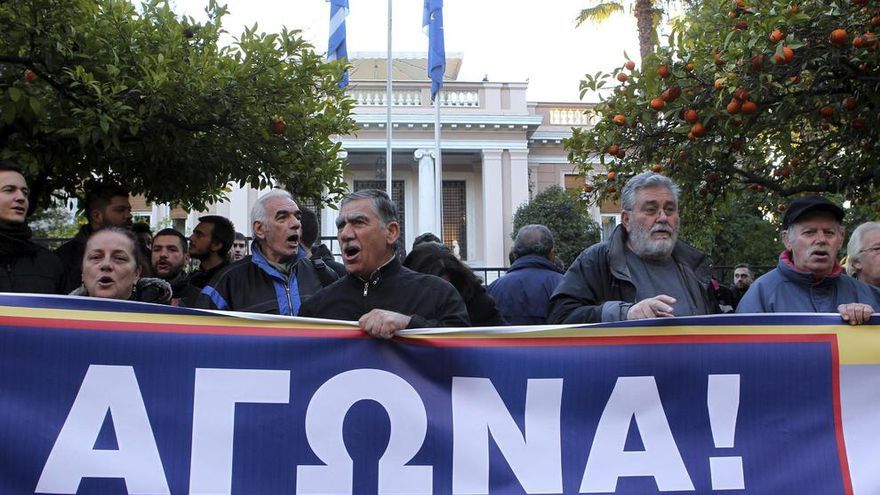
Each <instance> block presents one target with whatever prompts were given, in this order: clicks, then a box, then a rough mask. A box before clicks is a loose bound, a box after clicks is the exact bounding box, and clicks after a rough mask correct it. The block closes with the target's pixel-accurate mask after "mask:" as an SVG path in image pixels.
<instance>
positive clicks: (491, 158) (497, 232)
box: [482, 150, 507, 267]
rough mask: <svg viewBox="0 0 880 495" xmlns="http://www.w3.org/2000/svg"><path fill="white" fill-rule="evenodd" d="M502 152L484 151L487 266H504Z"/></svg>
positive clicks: (484, 222) (484, 221) (484, 257)
mask: <svg viewBox="0 0 880 495" xmlns="http://www.w3.org/2000/svg"><path fill="white" fill-rule="evenodd" d="M501 183H502V171H501V150H483V217H484V218H483V235H482V237H483V259H484V260H485V264H486V266H490V267H491V266H504V259H505V258H506V257H507V253H505V252H504V205H503V201H504V197H503V194H502V187H501Z"/></svg>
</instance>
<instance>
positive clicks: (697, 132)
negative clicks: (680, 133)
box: [691, 122, 706, 137]
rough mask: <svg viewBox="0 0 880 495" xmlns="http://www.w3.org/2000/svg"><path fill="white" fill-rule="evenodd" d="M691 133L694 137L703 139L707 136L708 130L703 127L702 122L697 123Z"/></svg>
mask: <svg viewBox="0 0 880 495" xmlns="http://www.w3.org/2000/svg"><path fill="white" fill-rule="evenodd" d="M691 133H693V135H694V137H703V136H704V135H705V134H706V128H705V127H703V123H702V122H697V123H696V124H694V125H693V127H691Z"/></svg>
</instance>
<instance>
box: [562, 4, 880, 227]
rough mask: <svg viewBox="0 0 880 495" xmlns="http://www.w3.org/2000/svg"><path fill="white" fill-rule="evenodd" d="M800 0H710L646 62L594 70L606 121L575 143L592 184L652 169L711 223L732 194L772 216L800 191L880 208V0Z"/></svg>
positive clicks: (573, 151)
mask: <svg viewBox="0 0 880 495" xmlns="http://www.w3.org/2000/svg"><path fill="white" fill-rule="evenodd" d="M795 2H796V3H790V1H789V0H785V1H782V0H736V1H731V0H709V1H707V2H703V3H700V4H699V6H697V7H694V8H693V9H692V10H690V11H689V12H688V15H687V16H686V20H685V21H684V22H683V23H682V24H681V25H679V26H678V27H677V28H676V29H675V30H674V31H673V34H672V35H671V36H670V37H669V43H668V44H667V45H666V46H664V47H660V48H658V49H657V50H656V51H655V52H654V53H653V54H652V55H651V56H649V57H648V58H647V59H646V60H645V61H644V63H643V66H642V68H641V70H638V69H636V70H628V69H627V68H626V67H625V66H624V67H621V68H619V69H616V70H614V71H612V72H611V73H598V74H595V75H588V76H587V77H586V79H585V80H584V81H582V83H581V91H582V96H583V94H585V93H586V92H588V91H596V92H599V94H600V97H601V98H602V99H601V101H600V103H599V104H598V105H597V106H596V107H595V112H596V114H597V119H596V125H595V127H593V128H591V129H587V130H578V129H575V130H574V133H573V136H572V137H571V138H570V139H569V140H568V141H567V142H566V146H567V148H568V150H569V152H570V155H569V158H570V159H571V160H572V162H573V163H577V164H578V165H579V167H580V168H581V170H582V171H583V172H584V173H585V175H586V176H587V178H588V183H587V185H586V186H585V190H586V192H587V193H589V194H590V195H592V196H593V199H599V198H604V197H607V196H614V195H617V194H619V190H620V187H621V186H622V184H623V183H624V182H625V180H626V178H628V177H630V176H632V175H634V174H637V173H639V172H642V171H645V170H651V169H653V170H654V171H657V172H660V173H664V174H666V175H668V176H670V177H671V178H673V179H674V180H675V181H676V182H678V183H679V184H680V185H681V186H682V190H683V197H682V200H683V204H685V205H687V206H688V207H689V210H690V212H691V214H692V215H699V220H700V223H702V224H703V225H704V226H708V225H711V224H712V221H713V220H716V219H715V218H714V208H713V207H712V205H714V204H720V203H721V202H724V201H728V200H729V199H730V198H737V201H743V202H745V203H748V204H750V205H754V206H756V207H757V208H758V211H759V213H758V214H759V215H762V216H768V217H772V216H773V215H772V214H773V213H778V212H779V211H780V210H784V208H785V206H784V204H785V203H786V202H787V201H788V199H790V198H789V197H791V196H793V195H797V194H800V193H828V194H837V195H839V196H838V197H842V198H845V199H848V200H850V201H851V202H852V203H853V204H854V205H860V204H872V203H873V204H874V205H875V208H880V201H878V199H880V197H878V185H880V163H878V161H880V139H878V133H880V127H878V125H877V124H878V122H880V117H878V115H880V91H878V89H880V67H878V62H880V50H878V37H877V35H875V34H874V33H873V32H874V31H880V5H878V2H877V1H876V0H832V1H830V2H828V1H816V0H811V1H805V2H798V0H795ZM611 83H615V84H617V85H616V87H613V88H609V86H611ZM597 165H601V167H597ZM597 168H598V169H599V170H597ZM698 206H701V207H700V208H697V207H698ZM768 214H769V215H768ZM694 219H697V218H696V217H695V218H694Z"/></svg>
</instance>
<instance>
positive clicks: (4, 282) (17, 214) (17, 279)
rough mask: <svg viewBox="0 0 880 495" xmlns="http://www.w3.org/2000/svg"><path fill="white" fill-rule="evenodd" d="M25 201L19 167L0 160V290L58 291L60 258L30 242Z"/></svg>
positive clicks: (61, 274) (59, 289)
mask: <svg viewBox="0 0 880 495" xmlns="http://www.w3.org/2000/svg"><path fill="white" fill-rule="evenodd" d="M28 203H29V200H28V185H27V181H26V180H25V178H24V175H23V173H22V169H21V167H20V166H19V165H18V164H15V163H12V162H0V260H2V261H0V292H36V293H44V294H57V293H60V292H61V290H62V287H61V282H62V280H61V279H62V277H63V274H64V272H63V270H62V267H61V261H59V260H58V257H57V256H55V255H54V254H52V252H50V251H49V250H48V249H46V248H44V247H42V246H39V245H37V244H34V243H33V242H31V240H30V238H31V229H30V228H29V227H28V225H27V223H26V222H25V220H26V217H27V212H28ZM80 264H82V261H80Z"/></svg>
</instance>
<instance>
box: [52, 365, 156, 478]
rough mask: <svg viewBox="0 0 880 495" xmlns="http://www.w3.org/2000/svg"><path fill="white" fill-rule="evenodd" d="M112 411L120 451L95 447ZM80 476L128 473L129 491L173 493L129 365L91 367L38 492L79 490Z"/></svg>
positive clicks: (97, 476)
mask: <svg viewBox="0 0 880 495" xmlns="http://www.w3.org/2000/svg"><path fill="white" fill-rule="evenodd" d="M108 411H109V412H110V414H111V416H112V417H113V429H114V430H115V432H116V443H117V444H118V446H119V449H118V450H98V449H95V448H94V445H95V442H96V441H97V440H98V435H99V434H100V433H101V426H102V425H103V424H104V419H105V418H106V417H107V412H108ZM82 478H124V479H125V486H126V488H127V489H128V493H130V494H146V493H150V494H167V493H171V492H170V490H169V489H168V481H167V480H166V479H165V472H164V470H163V469H162V460H161V459H160V458H159V449H158V448H157V447H156V439H155V438H154V437H153V430H152V429H151V428H150V420H149V418H148V417H147V409H146V407H145V406H144V399H143V397H141V391H140V388H139V387H138V383H137V378H136V377H135V374H134V368H132V367H131V366H99V365H94V364H93V365H91V366H89V369H88V371H86V376H85V378H83V382H82V385H81V386H80V389H79V393H78V394H77V395H76V399H75V400H74V401H73V406H72V407H71V408H70V413H68V415H67V420H65V421H64V426H62V427H61V433H59V434H58V438H57V439H56V440H55V445H54V446H53V447H52V451H51V452H50V453H49V458H48V460H47V461H46V465H45V466H44V467H43V472H42V474H41V475H40V480H39V481H38V482H37V488H36V492H37V493H77V491H78V490H79V483H80V480H82Z"/></svg>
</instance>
